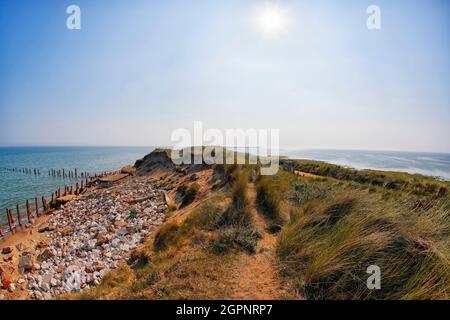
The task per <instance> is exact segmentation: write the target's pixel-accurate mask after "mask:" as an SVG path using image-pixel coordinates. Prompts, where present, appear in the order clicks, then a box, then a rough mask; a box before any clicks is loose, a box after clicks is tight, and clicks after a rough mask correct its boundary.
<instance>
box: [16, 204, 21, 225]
mask: <svg viewBox="0 0 450 320" xmlns="http://www.w3.org/2000/svg"><path fill="white" fill-rule="evenodd" d="M16 209H17V221H19V226H20V227H22V216H21V215H20V206H19V204H17V205H16Z"/></svg>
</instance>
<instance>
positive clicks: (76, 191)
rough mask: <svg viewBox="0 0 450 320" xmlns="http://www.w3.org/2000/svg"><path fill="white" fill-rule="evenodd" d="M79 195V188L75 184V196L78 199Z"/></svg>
mask: <svg viewBox="0 0 450 320" xmlns="http://www.w3.org/2000/svg"><path fill="white" fill-rule="evenodd" d="M79 194H80V186H79V184H78V182H77V188H76V189H75V195H76V196H77V197H78V195H79Z"/></svg>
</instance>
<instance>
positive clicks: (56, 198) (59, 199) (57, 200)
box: [0, 171, 118, 241]
mask: <svg viewBox="0 0 450 320" xmlns="http://www.w3.org/2000/svg"><path fill="white" fill-rule="evenodd" d="M75 172H76V171H75ZM116 173H118V171H109V172H107V171H105V172H103V173H100V174H97V173H96V174H94V176H93V177H90V175H89V174H88V173H85V172H83V179H81V183H80V182H77V183H76V185H75V188H74V187H73V186H68V185H66V186H65V187H64V191H63V192H61V188H58V190H56V191H55V192H53V193H52V196H51V200H50V202H48V201H47V198H46V197H45V195H43V196H42V197H41V199H40V201H41V204H42V211H40V206H39V199H38V197H35V198H34V210H32V209H31V206H30V201H29V200H28V199H27V200H26V201H25V207H26V211H27V223H24V220H23V219H22V215H21V212H20V204H19V203H17V205H16V215H14V213H13V210H12V209H10V208H6V217H7V219H8V229H9V234H10V235H13V234H15V233H16V231H17V225H16V218H15V216H16V217H17V224H18V227H19V228H20V229H22V228H24V227H25V226H26V225H27V224H28V225H32V224H33V223H34V220H33V218H38V217H40V216H41V215H43V214H46V213H48V212H50V210H51V209H56V208H58V206H59V205H60V204H63V203H66V202H68V201H70V200H71V198H70V199H68V197H70V196H76V197H77V196H79V195H80V194H82V193H84V192H86V191H87V189H88V188H89V187H91V185H92V184H93V182H94V181H96V180H97V179H98V178H101V177H105V176H107V175H112V174H116ZM64 198H65V199H64ZM33 211H34V214H33ZM5 236H6V234H5V233H4V232H3V229H2V223H0V238H1V239H2V240H3V241H4V240H5Z"/></svg>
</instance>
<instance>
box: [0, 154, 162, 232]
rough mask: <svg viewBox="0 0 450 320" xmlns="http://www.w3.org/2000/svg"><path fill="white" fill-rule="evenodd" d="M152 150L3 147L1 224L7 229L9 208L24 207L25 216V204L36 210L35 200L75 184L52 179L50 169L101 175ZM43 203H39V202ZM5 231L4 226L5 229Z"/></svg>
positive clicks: (22, 208) (1, 161) (0, 200)
mask: <svg viewBox="0 0 450 320" xmlns="http://www.w3.org/2000/svg"><path fill="white" fill-rule="evenodd" d="M153 149H154V148H153V147H11V148H10V147H4V148H0V223H1V224H2V225H3V226H5V223H6V222H7V220H6V208H11V209H13V212H14V214H15V213H16V204H17V203H18V202H19V203H20V205H21V213H22V216H24V215H25V216H26V211H25V201H26V200H27V199H28V200H30V203H31V206H32V207H34V197H35V196H38V198H39V199H40V197H41V196H42V195H46V196H47V198H49V197H50V196H51V193H52V192H54V191H55V190H56V189H58V188H59V187H64V186H65V185H66V184H67V185H75V183H76V181H75V180H71V179H68V178H66V179H63V178H54V177H49V175H48V170H50V169H51V168H54V169H58V170H62V169H65V170H66V171H68V170H71V171H74V169H75V168H76V169H77V170H78V172H79V173H81V172H89V173H90V174H92V175H93V174H95V173H100V172H104V171H111V170H116V169H119V168H121V167H123V166H125V165H127V164H134V162H135V161H136V160H137V159H140V158H142V157H143V156H145V155H146V154H148V153H150V152H151V151H152V150H153ZM7 168H31V169H34V168H36V169H39V170H40V173H41V174H40V175H36V176H35V175H34V174H25V173H19V172H11V171H8V170H6V169H7ZM39 204H40V200H39ZM5 229H6V228H5V227H3V230H4V231H6V230H5Z"/></svg>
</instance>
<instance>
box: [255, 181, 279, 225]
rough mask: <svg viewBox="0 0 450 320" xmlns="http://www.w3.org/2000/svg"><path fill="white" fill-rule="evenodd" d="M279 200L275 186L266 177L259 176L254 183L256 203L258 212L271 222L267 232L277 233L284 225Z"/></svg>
mask: <svg viewBox="0 0 450 320" xmlns="http://www.w3.org/2000/svg"><path fill="white" fill-rule="evenodd" d="M281 200H282V198H281V195H280V193H279V190H277V184H276V183H274V182H273V181H272V180H271V178H269V177H267V176H260V177H259V178H258V180H257V182H256V203H257V205H258V209H259V210H260V212H262V213H263V214H264V216H266V217H267V218H268V219H269V220H270V222H271V224H270V226H269V231H270V230H271V231H272V232H277V231H279V230H280V229H281V227H282V225H283V224H284V223H285V218H284V217H283V216H282V213H281V212H282V208H281Z"/></svg>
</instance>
